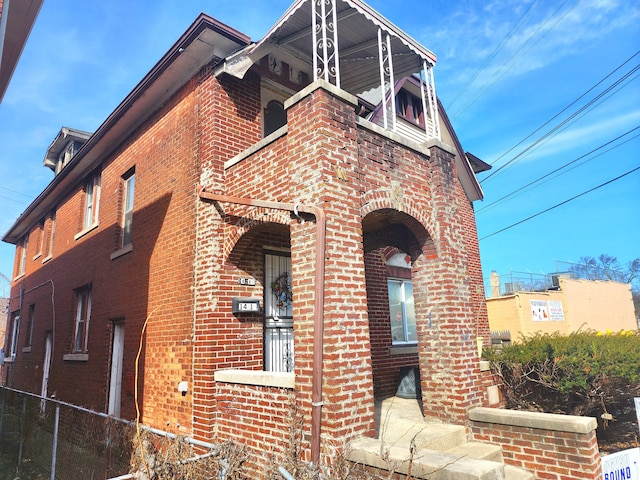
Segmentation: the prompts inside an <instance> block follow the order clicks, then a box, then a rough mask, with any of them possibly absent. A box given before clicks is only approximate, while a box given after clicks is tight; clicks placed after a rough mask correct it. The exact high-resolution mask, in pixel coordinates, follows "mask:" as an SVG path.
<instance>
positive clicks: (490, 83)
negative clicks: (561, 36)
mask: <svg viewBox="0 0 640 480" xmlns="http://www.w3.org/2000/svg"><path fill="white" fill-rule="evenodd" d="M568 1H569V0H564V2H562V3H561V4H560V6H559V7H558V8H557V9H556V10H555V11H554V12H553V13H552V14H551V15H550V16H549V17H548V18H547V19H546V20H545V21H544V22H543V23H542V24H541V25H540V26H539V27H538V29H537V30H536V31H535V33H533V34H532V35H530V36H529V38H527V40H526V41H525V42H524V43H523V44H522V45H521V46H520V48H518V50H516V52H515V53H514V54H513V55H512V56H511V57H510V58H509V60H507V62H509V63H505V67H506V68H504V69H503V71H502V72H501V73H500V75H497V76H496V77H493V78H491V79H488V80H487V81H486V82H485V83H484V85H482V87H480V90H479V92H478V93H477V95H476V96H475V97H474V98H473V99H472V100H471V101H470V102H467V103H466V104H465V105H464V106H463V107H462V108H461V109H460V110H458V111H456V112H453V113H452V115H451V116H452V118H456V117H459V116H460V115H462V114H463V113H464V112H465V111H466V110H467V109H468V108H469V107H470V106H471V105H473V104H474V103H475V102H476V101H477V100H478V98H480V97H481V96H482V94H483V93H484V92H485V91H486V90H487V89H488V88H489V87H491V86H493V85H495V84H496V83H497V82H498V80H500V79H501V78H502V77H504V76H505V75H506V74H507V72H508V71H509V70H511V68H513V66H514V65H515V64H516V63H517V62H518V61H519V60H520V59H521V58H523V57H524V56H525V55H526V54H527V53H528V52H529V51H530V50H531V49H532V48H533V47H535V46H536V45H537V44H538V43H539V42H540V41H541V40H542V39H543V38H544V37H545V36H546V35H547V34H548V33H549V32H550V31H551V30H553V29H554V28H555V27H556V26H557V25H558V23H560V22H561V21H562V20H563V19H564V18H565V17H566V16H567V15H568V14H569V13H570V12H571V11H572V10H573V9H574V8H575V7H576V6H577V5H578V3H580V1H581V0H578V1H577V2H576V3H575V4H574V5H573V6H572V7H571V8H569V9H568V10H567V11H566V12H565V13H564V14H563V15H562V16H561V17H560V18H559V19H558V20H557V21H556V22H555V23H554V24H553V25H551V27H549V29H548V30H547V31H546V32H544V33H543V34H542V35H541V36H540V37H539V38H538V39H537V40H536V41H535V42H534V43H533V44H532V45H530V46H529V48H527V49H526V50H525V51H524V52H522V53H520V51H521V50H522V49H523V48H524V47H525V46H527V44H528V43H529V42H530V41H531V40H533V39H534V37H535V36H536V35H538V33H539V32H540V31H541V30H542V28H543V27H544V26H545V25H546V24H547V23H548V22H549V21H550V20H551V19H552V18H553V17H555V16H556V15H557V14H558V12H559V11H560V10H562V8H563V7H564V6H565V4H566V3H567V2H568Z"/></svg>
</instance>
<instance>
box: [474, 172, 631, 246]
mask: <svg viewBox="0 0 640 480" xmlns="http://www.w3.org/2000/svg"><path fill="white" fill-rule="evenodd" d="M637 170H640V167H636V168H634V169H632V170H629V171H628V172H626V173H623V174H622V175H620V176H618V177H616V178H613V179H611V180H609V181H608V182H605V183H601V184H600V185H598V186H597V187H593V188H590V189H589V190H587V191H585V192H582V193H580V194H578V195H576V196H574V197H571V198H569V199H567V200H565V201H563V202H560V203H557V204H556V205H554V206H553V207H549V208H547V209H545V210H542V211H541V212H538V213H536V214H534V215H531V216H529V217H527V218H525V219H523V220H520V221H519V222H516V223H512V224H511V225H509V226H508V227H504V228H502V229H500V230H498V231H495V232H493V233H490V234H489V235H485V236H484V237H482V238H481V239H480V240H479V241H482V240H485V239H487V238H489V237H493V236H494V235H497V234H498V233H502V232H504V231H505V230H509V229H510V228H513V227H515V226H517V225H520V224H521V223H524V222H527V221H529V220H531V219H533V218H536V217H538V216H540V215H542V214H543V213H547V212H549V211H551V210H553V209H554V208H558V207H560V206H562V205H564V204H566V203H569V202H571V201H572V200H575V199H576V198H580V197H582V196H584V195H586V194H587V193H591V192H593V191H594V190H597V189H599V188H602V187H604V186H606V185H609V184H610V183H613V182H615V181H616V180H620V179H621V178H623V177H626V176H627V175H630V174H632V173H633V172H635V171H637Z"/></svg>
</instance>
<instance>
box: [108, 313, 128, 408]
mask: <svg viewBox="0 0 640 480" xmlns="http://www.w3.org/2000/svg"><path fill="white" fill-rule="evenodd" d="M111 347H112V348H111V376H110V380H109V410H108V412H107V413H108V414H109V415H113V416H114V417H119V416H120V399H121V397H122V363H123V354H124V323H122V322H121V323H114V324H113V343H112V344H111Z"/></svg>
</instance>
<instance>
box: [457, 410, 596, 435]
mask: <svg viewBox="0 0 640 480" xmlns="http://www.w3.org/2000/svg"><path fill="white" fill-rule="evenodd" d="M469 420H471V421H473V422H484V423H497V424H499V425H510V426H515V427H530V428H535V429H540V430H554V431H558V432H570V433H581V434H586V433H589V432H592V431H593V430H595V429H596V428H597V426H598V422H597V421H596V419H595V418H593V417H579V416H576V415H560V414H555V413H542V412H523V411H520V410H507V409H503V408H486V407H480V408H474V409H472V410H470V411H469Z"/></svg>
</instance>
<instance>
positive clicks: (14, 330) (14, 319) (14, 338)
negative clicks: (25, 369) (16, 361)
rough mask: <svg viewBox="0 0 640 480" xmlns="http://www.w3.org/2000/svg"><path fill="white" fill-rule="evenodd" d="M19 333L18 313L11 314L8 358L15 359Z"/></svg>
mask: <svg viewBox="0 0 640 480" xmlns="http://www.w3.org/2000/svg"><path fill="white" fill-rule="evenodd" d="M19 332H20V312H18V311H16V312H13V313H12V314H11V344H10V345H9V357H10V358H12V359H13V358H16V352H17V351H18V333H19Z"/></svg>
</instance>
